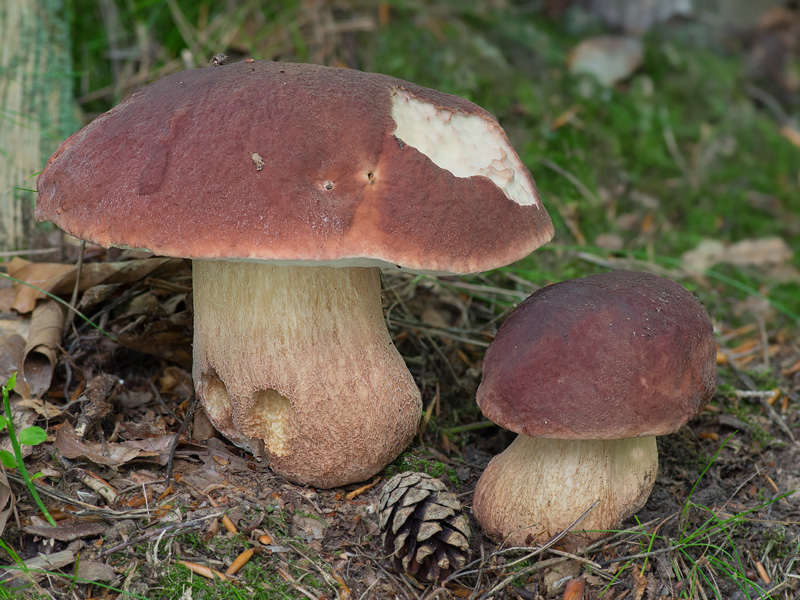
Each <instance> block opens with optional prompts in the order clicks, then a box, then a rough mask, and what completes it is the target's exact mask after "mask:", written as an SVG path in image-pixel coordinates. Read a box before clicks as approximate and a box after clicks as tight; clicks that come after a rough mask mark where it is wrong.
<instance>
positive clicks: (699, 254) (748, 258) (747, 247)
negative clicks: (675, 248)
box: [681, 237, 800, 282]
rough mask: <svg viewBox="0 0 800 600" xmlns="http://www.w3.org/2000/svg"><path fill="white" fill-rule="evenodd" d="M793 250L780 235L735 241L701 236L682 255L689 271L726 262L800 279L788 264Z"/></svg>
mask: <svg viewBox="0 0 800 600" xmlns="http://www.w3.org/2000/svg"><path fill="white" fill-rule="evenodd" d="M793 256H794V253H793V251H792V249H791V247H790V246H789V244H787V243H786V241H784V240H783V239H782V238H779V237H768V238H754V239H745V240H741V241H739V242H736V243H734V244H725V243H724V242H721V241H719V240H703V241H702V242H700V243H699V244H698V245H697V247H696V248H695V249H694V250H689V251H687V252H684V253H683V255H682V256H681V258H682V260H683V264H684V266H685V267H686V268H687V269H688V270H689V272H690V274H692V275H698V274H700V275H702V273H703V272H704V271H705V270H706V269H710V268H712V267H714V266H715V265H718V264H721V263H727V264H732V265H736V266H738V267H750V268H758V269H759V271H760V272H761V274H762V275H765V276H767V277H770V278H772V279H776V280H778V281H784V282H789V281H800V273H798V272H797V270H796V269H795V268H794V267H792V265H791V264H790V262H791V260H792V257H793Z"/></svg>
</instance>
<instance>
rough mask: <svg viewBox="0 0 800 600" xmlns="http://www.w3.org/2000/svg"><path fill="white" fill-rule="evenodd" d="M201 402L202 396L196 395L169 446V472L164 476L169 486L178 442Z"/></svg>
mask: <svg viewBox="0 0 800 600" xmlns="http://www.w3.org/2000/svg"><path fill="white" fill-rule="evenodd" d="M199 402H200V398H199V397H198V396H195V398H194V400H193V401H192V404H191V405H190V406H189V410H187V411H186V417H185V418H184V419H183V423H181V426H180V429H178V433H176V434H175V439H173V440H172V445H171V446H170V448H169V460H168V461H167V474H166V475H165V476H164V481H165V483H166V485H167V487H169V484H170V481H171V480H172V467H173V464H172V462H173V460H174V459H175V451H176V450H177V449H178V442H180V439H181V435H183V432H184V430H185V429H186V424H187V423H188V422H189V419H191V418H192V415H194V411H195V410H196V409H197V405H198V404H199Z"/></svg>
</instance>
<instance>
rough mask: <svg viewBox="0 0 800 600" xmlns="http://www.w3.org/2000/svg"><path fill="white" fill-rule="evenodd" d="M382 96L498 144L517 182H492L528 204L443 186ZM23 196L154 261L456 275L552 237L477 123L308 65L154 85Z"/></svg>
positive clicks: (252, 67) (373, 77) (87, 233)
mask: <svg viewBox="0 0 800 600" xmlns="http://www.w3.org/2000/svg"><path fill="white" fill-rule="evenodd" d="M398 95H400V96H401V97H402V98H403V99H404V100H406V101H407V103H408V104H410V105H414V108H412V109H410V110H411V112H413V111H414V110H416V107H417V106H421V107H422V108H423V109H425V110H427V109H428V108H430V109H431V110H430V111H428V112H430V113H431V115H433V116H432V117H431V118H432V120H433V122H434V123H435V124H437V125H438V126H439V127H440V128H441V129H448V128H450V126H451V124H456V123H460V121H458V119H456V118H453V119H452V123H451V119H450V117H451V116H453V115H462V116H463V115H471V116H473V117H475V119H473V121H474V120H476V119H477V120H478V122H479V123H480V127H483V128H484V129H485V130H486V131H489V132H491V137H492V140H493V143H494V142H500V146H499V150H498V153H499V154H502V160H505V161H506V162H505V163H503V164H506V163H508V161H509V160H510V161H511V162H512V163H513V164H514V165H515V166H516V165H518V166H519V167H521V168H520V169H516V168H515V169H512V170H511V171H508V170H505V171H503V173H501V175H504V174H505V175H510V176H511V178H512V179H513V180H515V181H514V182H513V184H512V187H515V186H516V187H515V189H516V188H518V187H519V186H522V187H523V188H524V189H525V190H529V191H530V196H531V198H530V202H520V201H519V199H517V200H516V201H515V200H512V199H510V197H509V196H507V195H506V193H504V191H503V189H501V187H498V185H496V184H495V183H494V181H493V179H491V178H490V177H488V176H483V175H471V176H463V173H462V176H456V175H454V174H453V172H451V171H450V170H447V169H445V168H441V167H438V166H437V165H436V164H435V163H434V162H433V161H432V159H431V158H430V157H429V156H428V154H426V153H424V152H422V151H420V150H418V149H417V148H416V147H414V145H412V144H411V143H408V140H406V141H404V140H402V139H400V138H399V137H396V136H395V133H396V130H397V123H396V122H395V120H394V118H393V113H392V110H393V105H394V104H395V103H396V102H395V101H396V100H397V97H398ZM416 101H419V102H416ZM406 116H407V114H406ZM429 116H430V115H429ZM427 129H431V128H425V127H423V128H422V129H421V132H422V133H423V134H424V132H425V131H426V130H427ZM433 129H435V128H433ZM456 129H457V128H456ZM448 131H449V129H448ZM448 135H449V133H448ZM459 135H462V134H461V133H458V134H457V135H456V137H458V136H459ZM470 139H472V138H470ZM490 141H491V140H490ZM487 143H488V142H487ZM477 145H478V146H480V144H477ZM434 146H435V144H434ZM454 147H461V146H460V145H459V144H455V145H454ZM500 162H502V161H500ZM500 162H498V163H497V164H500ZM495 166H496V165H495ZM501 167H502V165H501ZM487 168H489V169H490V170H491V169H493V168H494V167H493V166H489V167H487ZM501 170H502V168H501ZM37 184H38V188H39V198H38V201H37V206H36V216H37V218H38V219H39V220H52V221H54V222H55V223H56V224H57V225H58V226H59V227H61V228H62V229H64V230H66V231H68V232H69V233H71V234H73V235H75V236H77V237H80V238H83V239H87V240H90V241H93V242H96V243H98V244H101V245H103V246H111V245H115V246H129V247H135V248H147V249H149V250H152V251H153V252H155V253H156V254H161V255H168V256H183V257H189V258H237V259H258V260H277V261H306V262H326V261H337V260H342V259H367V260H374V261H380V262H382V263H390V264H397V265H399V266H402V267H405V268H408V269H411V270H424V271H432V272H453V273H466V272H477V271H482V270H486V269H489V268H494V267H497V266H500V265H503V264H507V263H510V262H513V261H515V260H517V259H519V258H522V257H523V256H525V255H527V254H528V253H530V252H531V251H532V250H534V249H536V248H537V247H539V246H541V245H542V244H544V243H546V242H547V241H548V240H549V239H550V238H551V237H552V235H553V228H552V224H551V222H550V218H549V217H548V215H547V213H546V211H545V209H544V208H543V207H542V205H541V202H539V200H538V196H537V194H536V192H535V187H534V185H533V180H532V179H531V177H530V173H529V172H528V171H527V169H525V167H524V166H522V165H521V163H520V162H519V159H518V157H517V156H516V154H515V153H514V152H513V150H511V148H510V146H509V145H508V142H507V139H506V137H505V134H504V133H503V132H502V129H501V128H500V126H499V125H498V124H497V122H496V121H495V120H494V118H493V117H492V116H491V115H489V113H487V112H486V111H485V110H483V109H481V108H479V107H478V106H476V105H474V104H472V103H471V102H468V101H466V100H464V99H462V98H458V97H456V96H451V95H448V94H443V93H440V92H436V91H434V90H430V89H427V88H423V87H420V86H417V85H414V84H411V83H407V82H404V81H401V80H398V79H394V78H392V77H388V76H384V75H378V74H367V73H362V72H359V71H353V70H348V69H335V68H329V67H320V66H315V65H303V64H288V63H274V62H269V61H255V62H252V63H245V62H241V63H235V64H231V65H226V66H220V67H214V68H205V69H196V70H192V71H186V72H183V73H178V74H175V75H171V76H169V77H166V78H164V79H162V80H160V81H158V82H156V83H154V84H152V85H150V86H148V87H147V88H145V89H144V90H142V91H141V92H139V93H137V94H135V95H134V96H132V97H131V98H129V99H128V100H126V101H124V102H122V103H121V104H120V105H119V106H117V107H116V108H114V109H113V110H111V111H110V112H108V113H106V114H104V115H102V116H101V117H99V118H97V119H95V121H93V122H92V123H91V124H89V125H88V126H87V127H85V128H84V129H82V130H81V131H79V132H77V133H76V134H74V135H72V136H71V137H70V138H69V139H67V140H66V141H65V142H64V143H63V144H62V145H61V147H60V148H59V149H58V150H57V151H56V153H55V154H54V155H53V156H52V157H51V158H50V160H49V162H48V164H47V166H46V168H45V169H44V170H43V171H42V173H41V175H40V176H39V179H38V182H37Z"/></svg>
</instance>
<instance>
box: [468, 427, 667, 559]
mask: <svg viewBox="0 0 800 600" xmlns="http://www.w3.org/2000/svg"><path fill="white" fill-rule="evenodd" d="M657 470H658V450H657V449H656V438H655V437H644V438H627V439H621V440H563V439H547V438H530V437H526V436H524V435H519V436H517V439H515V440H514V442H512V444H511V445H510V446H509V447H508V448H507V449H506V450H505V451H504V452H503V453H502V454H499V455H498V456H495V457H494V458H493V459H492V461H491V462H490V463H489V466H488V467H487V468H486V470H485V471H484V473H483V475H482V476H481V478H480V480H478V484H477V486H476V487H475V496H474V499H473V504H472V511H473V513H474V514H475V518H476V519H477V520H478V522H479V523H480V524H481V526H482V527H483V528H484V530H485V531H486V532H487V533H488V534H489V535H490V536H491V537H493V538H495V539H496V540H498V541H500V542H503V543H504V544H505V545H506V546H530V545H533V544H542V543H544V542H546V541H547V540H548V539H549V538H550V537H552V536H554V535H557V534H559V533H561V532H562V531H564V530H566V529H567V528H569V527H570V525H572V523H573V522H575V520H577V519H578V517H580V516H581V514H583V513H584V512H585V511H586V509H588V508H589V507H590V506H592V504H593V503H594V502H595V501H596V500H599V503H598V504H597V506H595V507H594V509H592V511H591V512H589V514H588V515H586V517H585V518H584V519H583V520H582V521H581V522H580V523H579V524H578V526H577V528H576V531H575V533H574V534H571V535H569V536H568V537H567V538H565V539H564V540H563V541H562V542H561V543H565V544H566V545H567V546H568V547H576V546H581V545H583V544H585V543H586V542H588V541H590V540H595V539H599V538H602V537H604V536H605V535H608V533H607V532H608V530H614V529H616V528H618V527H619V526H620V525H621V523H622V521H624V520H625V519H626V518H627V517H629V516H631V515H632V514H634V513H635V512H636V511H638V510H639V509H640V508H642V506H644V503H645V502H646V501H647V498H648V496H649V495H650V490H651V489H652V488H653V483H654V482H655V479H656V472H657ZM589 530H593V531H589Z"/></svg>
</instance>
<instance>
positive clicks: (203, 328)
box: [193, 260, 421, 487]
mask: <svg viewBox="0 0 800 600" xmlns="http://www.w3.org/2000/svg"><path fill="white" fill-rule="evenodd" d="M193 280H194V282H193V283H194V293H193V296H194V313H195V333H194V370H193V377H194V381H195V388H196V390H197V393H198V396H200V397H201V398H202V400H203V405H204V407H205V410H206V412H207V413H208V416H209V418H210V419H211V422H212V423H214V425H215V427H217V429H218V430H219V431H220V432H221V433H222V434H223V435H225V436H226V437H227V438H229V439H230V440H231V441H233V442H234V443H235V444H237V445H238V446H241V447H243V448H246V449H248V450H250V451H251V452H253V453H254V454H259V453H260V452H261V451H262V449H263V451H264V453H265V454H266V455H268V457H269V460H270V461H271V464H272V467H273V469H274V470H275V471H276V472H277V473H279V474H281V475H284V476H285V477H287V478H288V479H290V480H292V481H296V482H299V483H304V484H309V485H314V486H317V487H335V486H339V485H344V484H346V483H351V482H354V481H363V480H364V479H367V478H369V477H370V476H372V475H374V474H375V473H377V472H378V471H379V470H380V469H382V468H383V467H384V466H385V465H386V464H388V463H389V462H391V461H392V460H393V459H394V458H395V457H396V456H397V455H398V454H399V453H400V452H401V451H402V450H403V448H405V447H406V446H407V445H408V443H409V442H410V441H411V439H412V438H413V436H414V434H415V432H416V430H417V426H418V424H419V418H420V410H421V408H420V406H421V402H420V394H419V390H418V389H417V387H416V385H415V383H414V380H413V378H412V377H411V374H410V373H409V372H408V369H407V368H406V365H405V363H404V362H403V359H402V357H401V356H400V354H399V353H398V352H397V349H396V348H395V347H394V345H393V344H392V340H391V338H390V337H389V332H388V331H387V329H386V324H385V322H384V319H383V310H382V306H381V295H380V273H379V270H378V269H377V268H363V267H361V268H358V267H353V268H332V267H306V266H304V267H287V266H275V265H270V264H265V263H257V262H230V261H209V260H195V261H194V262H193Z"/></svg>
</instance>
